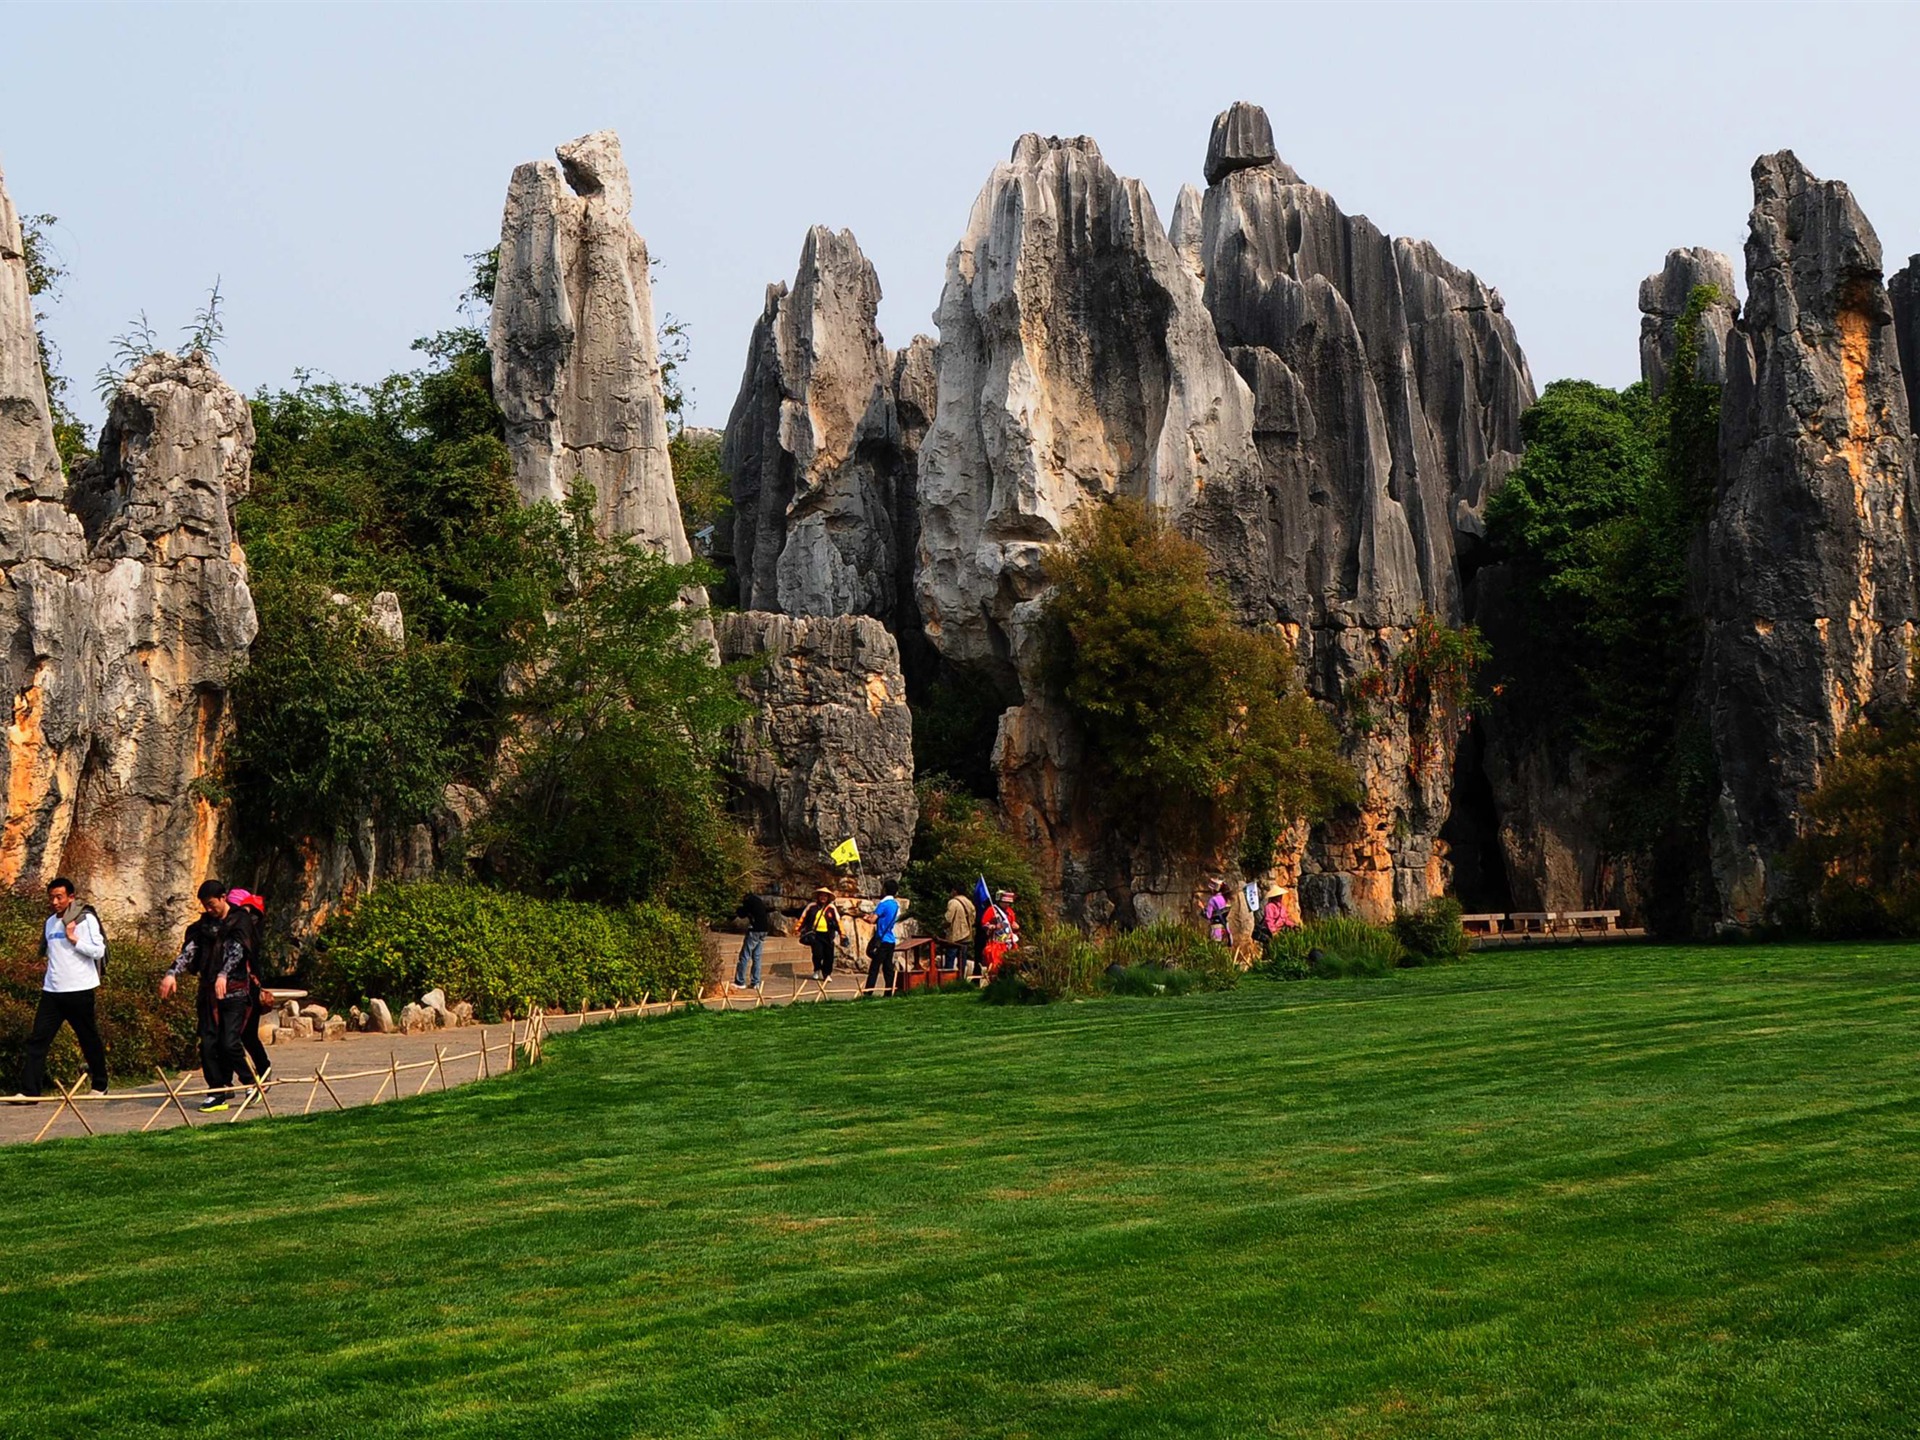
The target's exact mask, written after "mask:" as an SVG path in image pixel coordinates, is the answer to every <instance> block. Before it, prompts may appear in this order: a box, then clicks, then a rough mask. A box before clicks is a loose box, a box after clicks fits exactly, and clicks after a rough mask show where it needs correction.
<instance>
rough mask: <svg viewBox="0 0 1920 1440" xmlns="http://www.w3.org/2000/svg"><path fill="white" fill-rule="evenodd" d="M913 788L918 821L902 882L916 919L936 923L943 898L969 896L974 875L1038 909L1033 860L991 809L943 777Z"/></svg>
mask: <svg viewBox="0 0 1920 1440" xmlns="http://www.w3.org/2000/svg"><path fill="white" fill-rule="evenodd" d="M915 788H916V790H917V791H918V793H919V800H920V820H919V823H918V824H917V825H916V826H915V828H914V834H913V858H912V860H911V861H910V862H909V863H908V865H907V873H906V875H905V876H904V877H903V878H902V882H901V883H902V886H903V888H904V889H905V890H906V892H907V894H909V895H911V896H912V897H913V900H914V904H915V906H916V907H917V908H916V910H915V912H914V913H915V914H916V915H919V916H921V917H922V918H923V920H924V921H938V919H939V917H940V914H941V911H942V908H943V907H944V906H945V905H946V902H947V897H948V896H949V895H951V894H952V893H953V892H954V891H955V890H960V891H962V892H964V893H965V894H967V895H972V894H973V882H974V880H975V879H976V878H977V877H984V878H985V880H986V882H987V884H988V886H989V887H991V888H992V889H994V890H996V891H999V890H1011V891H1013V893H1014V894H1015V895H1016V896H1017V897H1018V898H1019V901H1020V903H1021V905H1022V906H1024V907H1026V908H1034V907H1038V906H1040V905H1041V903H1042V899H1043V896H1042V892H1041V889H1040V880H1039V877H1038V876H1037V875H1036V874H1035V873H1034V869H1033V861H1032V858H1031V857H1030V856H1029V855H1028V854H1027V849H1026V847H1025V846H1024V845H1022V844H1021V843H1020V841H1019V840H1018V839H1016V838H1015V837H1014V835H1013V833H1012V832H1011V831H1009V830H1008V829H1007V826H1006V824H1005V822H1004V821H1002V820H1001V819H1000V817H999V814H998V813H997V812H996V811H995V810H994V809H993V808H992V807H991V806H990V805H987V804H986V803H984V802H982V801H981V800H979V799H978V798H976V797H975V796H972V795H969V794H967V793H966V792H965V791H963V790H959V789H956V788H955V787H954V786H953V785H952V784H951V782H949V781H947V780H945V779H944V778H935V779H931V780H923V781H921V782H920V784H919V785H918V786H916V787H915ZM1018 913H1020V914H1023V915H1024V914H1025V913H1026V909H1020V910H1019V911H1018Z"/></svg>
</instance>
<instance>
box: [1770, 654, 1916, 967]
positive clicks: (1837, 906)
mask: <svg viewBox="0 0 1920 1440" xmlns="http://www.w3.org/2000/svg"><path fill="white" fill-rule="evenodd" d="M1914 672H1915V679H1916V681H1920V649H1917V650H1916V652H1915V664H1914ZM1802 810H1803V813H1804V815H1805V817H1806V835H1805V836H1804V838H1803V839H1802V840H1801V842H1800V844H1799V846H1798V847H1797V849H1796V852H1795V854H1794V856H1793V861H1794V868H1795V870H1796V872H1797V874H1798V877H1799V879H1800V882H1801V886H1802V889H1803V891H1804V893H1805V895H1806V896H1807V899H1808V913H1807V914H1806V915H1805V916H1804V917H1801V918H1803V919H1805V920H1808V921H1810V922H1811V923H1812V924H1813V925H1814V926H1815V927H1816V928H1817V929H1819V930H1820V931H1821V932H1822V933H1825V934H1829V935H1845V936H1906V937H1915V936H1920V698H1910V699H1909V700H1908V703H1907V704H1906V705H1905V706H1903V707H1902V708H1901V709H1900V710H1898V711H1897V712H1895V713H1894V714H1891V715H1888V716H1883V717H1881V718H1880V719H1879V720H1877V721H1876V720H1863V721H1861V722H1860V723H1859V724H1858V725H1856V726H1854V727H1853V728H1852V729H1851V730H1848V731H1847V732H1846V733H1845V734H1844V735H1842V736H1841V737H1840V750H1839V754H1838V755H1836V756H1835V757H1834V758H1833V759H1832V760H1831V761H1829V762H1828V763H1827V766H1826V768H1825V770H1824V771H1823V772H1822V773H1821V776H1820V783H1819V785H1818V786H1817V787H1815V789H1814V790H1813V792H1812V793H1811V794H1809V795H1808V796H1807V797H1806V799H1805V801H1804V802H1803V806H1802Z"/></svg>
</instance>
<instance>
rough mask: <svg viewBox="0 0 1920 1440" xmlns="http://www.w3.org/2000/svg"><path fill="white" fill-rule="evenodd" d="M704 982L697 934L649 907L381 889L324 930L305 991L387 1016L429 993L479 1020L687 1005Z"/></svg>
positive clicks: (476, 891) (477, 889)
mask: <svg viewBox="0 0 1920 1440" xmlns="http://www.w3.org/2000/svg"><path fill="white" fill-rule="evenodd" d="M707 977H708V962H707V959H706V956H705V954H704V951H703V948H702V946H701V943H700V932H699V929H698V927H697V926H695V924H694V923H693V922H692V921H691V920H688V919H686V918H685V917H683V916H680V915H676V914H674V913H673V912H671V911H669V910H665V909H662V908H661V907H659V906H657V905H651V904H640V905H631V906H628V907H626V908H624V909H614V908H612V907H607V906H600V905H588V904H582V903H578V902H575V901H566V900H536V899H533V898H531V897H528V896H525V895H516V894H512V893H510V892H507V891H502V890H489V889H485V888H483V887H481V886H477V885H448V884H439V883H425V884H412V885H387V886H383V887H382V888H381V889H378V890H376V891H374V892H373V893H372V894H371V895H368V896H366V897H365V898H363V899H362V900H361V901H360V902H359V904H358V905H356V906H355V907H354V908H353V910H352V911H351V912H350V913H348V914H345V915H342V916H339V917H337V918H335V919H334V920H332V921H330V922H328V924H327V926H326V928H325V929H324V930H323V931H322V932H321V935H320V943H319V945H318V946H317V947H316V956H315V961H314V973H313V976H312V982H313V985H314V988H315V989H316V990H317V991H319V992H320V993H322V994H323V995H325V996H326V997H328V998H330V999H331V1000H333V1001H334V1002H335V1003H337V1004H344V1003H346V1002H347V1001H350V1000H355V999H359V998H361V997H363V996H378V997H380V998H381V999H384V1000H386V1001H387V1002H388V1003H389V1004H398V1003H400V1002H403V1001H408V1000H412V999H413V998H415V997H416V996H418V995H421V994H423V993H425V992H426V991H428V990H431V989H434V988H435V987H438V988H440V989H442V990H445V991H446V992H447V998H448V999H449V1000H453V1001H458V1000H467V1001H471V1002H472V1004H473V1007H474V1010H475V1011H476V1012H477V1013H478V1014H479V1016H480V1017H481V1018H482V1019H484V1020H498V1019H500V1018H501V1017H502V1016H504V1015H508V1014H525V1013H526V1011H527V1009H528V1008H529V1007H530V1006H534V1005H541V1006H545V1007H547V1008H549V1009H557V1008H561V1007H565V1008H567V1009H573V1008H574V1007H576V1006H578V1005H580V1004H581V1003H582V1001H585V1002H586V1003H587V1004H589V1005H595V1006H599V1005H608V1004H612V1003H613V1002H615V1001H637V1000H639V999H640V998H641V997H642V996H644V995H653V996H656V997H659V998H664V997H665V996H667V995H668V994H670V993H672V992H674V991H676V990H677V991H679V992H680V993H681V994H692V993H693V992H694V990H695V989H696V988H697V987H699V986H700V985H702V984H704V983H705V982H706V980H707Z"/></svg>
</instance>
